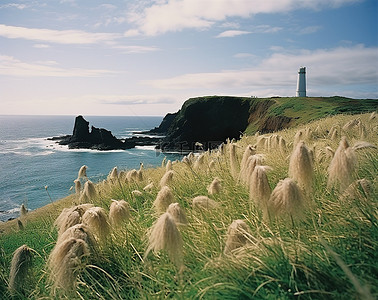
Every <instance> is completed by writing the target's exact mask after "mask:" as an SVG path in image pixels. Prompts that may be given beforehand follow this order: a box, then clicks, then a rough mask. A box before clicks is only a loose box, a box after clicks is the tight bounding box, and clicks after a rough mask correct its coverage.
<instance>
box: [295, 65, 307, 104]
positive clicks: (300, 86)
mask: <svg viewBox="0 0 378 300" xmlns="http://www.w3.org/2000/svg"><path fill="white" fill-rule="evenodd" d="M297 97H306V67H300V68H299V70H298V81H297Z"/></svg>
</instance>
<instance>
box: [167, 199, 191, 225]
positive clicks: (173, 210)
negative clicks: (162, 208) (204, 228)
mask: <svg viewBox="0 0 378 300" xmlns="http://www.w3.org/2000/svg"><path fill="white" fill-rule="evenodd" d="M167 213H169V214H170V215H171V216H172V217H173V219H174V220H175V222H176V224H177V225H186V224H188V220H187V218H186V214H185V211H184V210H183V209H182V208H181V206H180V204H179V203H171V204H169V206H168V209H167Z"/></svg>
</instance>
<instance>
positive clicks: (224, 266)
mask: <svg viewBox="0 0 378 300" xmlns="http://www.w3.org/2000/svg"><path fill="white" fill-rule="evenodd" d="M278 101H285V99H282V100H281V99H280V100H278ZM322 105H323V104H322ZM286 112H288V111H286ZM355 117H357V116H354V117H352V116H341V115H339V116H334V117H331V118H327V119H325V120H321V121H316V122H313V123H311V124H308V127H310V128H312V130H315V128H317V127H318V125H319V131H318V133H317V134H316V135H314V136H313V138H311V139H308V140H307V141H306V143H307V144H308V145H315V154H316V155H315V157H316V159H315V180H314V181H315V182H314V192H313V193H312V195H311V202H310V203H311V204H310V205H309V208H308V211H307V212H306V219H305V220H304V221H301V222H295V223H294V224H293V223H292V222H291V221H287V220H284V219H282V220H281V219H280V220H275V221H272V222H265V221H263V219H262V216H261V212H260V210H259V209H258V208H256V207H255V205H254V204H253V203H250V201H249V196H248V189H247V187H245V186H243V185H241V184H240V183H238V182H237V181H235V180H234V179H233V178H232V176H231V174H230V171H229V169H230V167H229V160H228V155H227V154H226V155H219V153H212V154H211V155H206V157H205V163H204V165H203V167H202V168H201V169H198V170H194V169H193V168H191V167H188V166H187V165H186V164H183V163H176V164H174V166H173V170H174V171H175V175H174V180H173V183H172V184H171V187H172V189H173V192H174V195H175V199H176V201H177V202H179V203H180V204H181V206H182V207H184V209H185V210H186V213H187V216H188V220H189V225H188V226H187V227H186V228H181V234H182V236H183V241H184V264H185V268H184V269H183V270H182V272H177V270H176V268H175V266H174V265H173V264H172V263H171V262H170V261H169V259H168V258H167V256H166V255H165V253H164V252H161V253H158V254H156V255H153V254H150V255H149V256H148V258H147V259H143V255H144V251H145V249H146V239H145V236H146V231H147V229H148V228H149V227H150V226H151V225H152V224H153V222H154V221H155V220H156V215H155V214H154V212H153V210H152V208H151V207H152V202H153V201H154V199H155V197H156V194H157V192H158V189H154V190H153V191H152V192H151V193H147V192H143V196H142V197H134V196H132V194H131V191H133V190H135V189H138V190H141V191H142V188H143V187H144V186H145V185H146V184H147V183H148V181H149V180H152V181H153V182H154V183H155V186H158V182H159V180H160V178H161V177H162V176H163V174H164V172H165V170H164V168H156V169H148V170H145V172H144V180H143V181H142V182H133V183H130V184H128V183H122V184H121V185H119V184H116V185H111V184H106V183H100V184H98V186H97V189H98V191H99V193H100V197H98V198H97V199H94V200H93V202H94V203H95V204H96V205H99V206H102V207H104V208H105V209H108V208H109V205H110V199H111V198H114V199H122V198H123V199H126V200H127V201H128V202H129V203H130V205H131V207H132V208H133V211H132V215H133V219H132V221H131V222H130V223H128V224H125V225H124V227H123V228H122V229H120V230H117V231H114V232H113V234H112V236H111V238H110V240H109V242H108V243H107V244H106V245H102V247H101V251H100V254H99V256H98V257H96V258H94V257H93V258H92V260H91V261H90V265H89V266H88V267H87V268H86V270H85V271H83V272H82V273H81V276H80V280H81V283H80V284H79V286H78V289H77V291H76V296H77V297H79V295H80V297H83V298H84V299H92V298H99V299H133V298H135V299H150V298H158V299H160V298H174V299H193V298H204V299H248V298H253V297H255V298H257V299H292V298H296V297H298V296H301V298H302V299H330V298H332V299H350V298H355V297H356V296H357V295H358V292H357V289H358V288H359V287H358V285H357V288H356V286H355V285H353V284H352V283H351V277H350V276H351V275H349V274H346V273H345V272H344V271H343V269H342V268H341V264H340V262H339V263H337V262H336V260H335V257H334V256H332V254H331V252H330V251H329V249H327V248H325V247H327V245H329V247H330V248H331V249H333V251H334V252H336V253H337V255H338V256H339V257H340V258H341V260H342V262H344V263H345V264H346V265H347V268H348V270H349V271H351V272H352V274H354V276H356V278H357V280H358V282H359V283H360V285H361V286H362V287H363V288H367V287H368V288H369V289H370V292H367V293H365V294H367V295H369V293H370V294H372V295H375V296H377V295H378V289H377V286H378V284H377V277H376V274H377V271H378V265H377V261H378V252H377V240H378V230H377V225H378V223H377V214H376V211H377V199H378V197H377V193H376V191H377V189H376V179H375V178H376V175H377V169H378V160H377V150H374V149H371V150H360V151H359V152H358V159H359V169H358V172H357V175H356V177H357V178H366V179H369V180H371V181H372V182H373V189H372V191H371V195H370V196H369V197H368V198H367V199H365V198H364V197H360V198H356V199H349V200H346V199H343V198H342V197H341V196H340V194H339V193H338V192H337V191H336V190H334V189H327V187H326V181H327V173H326V170H327V167H328V165H329V161H330V160H329V158H327V157H326V156H325V155H324V148H325V146H330V147H332V148H333V149H336V147H337V144H338V141H339V138H338V139H337V140H334V141H333V140H330V139H329V138H328V137H327V130H329V129H330V128H331V127H332V126H334V125H337V126H339V130H340V128H341V126H342V125H343V124H345V123H346V122H347V121H348V120H351V119H352V118H355ZM359 117H360V118H361V120H362V122H363V124H364V125H365V127H366V129H367V131H368V135H367V137H366V138H364V140H366V141H369V142H371V143H374V144H377V142H378V141H377V136H376V130H377V119H375V120H373V121H368V115H361V116H359ZM297 130H298V128H293V129H289V130H284V131H282V132H279V133H278V134H280V135H281V136H283V137H284V138H285V139H286V141H287V142H290V141H292V140H293V137H294V134H295V133H296V131H297ZM343 134H345V135H347V137H348V140H349V141H350V143H351V144H354V143H355V142H356V141H357V140H360V136H359V133H358V130H357V129H353V130H351V131H348V132H343ZM255 143H256V137H251V136H249V137H248V136H247V137H244V138H243V139H242V140H240V141H239V142H238V145H239V146H240V148H237V149H238V157H239V160H240V159H241V156H242V152H243V148H244V147H245V146H246V145H248V144H255ZM289 149H290V147H289ZM258 153H263V154H265V161H266V164H267V165H269V166H272V167H273V171H271V172H270V173H269V174H268V178H269V183H270V186H271V187H272V188H274V187H275V185H276V184H277V182H278V181H279V180H280V179H283V178H285V177H287V172H288V159H287V157H288V156H289V155H290V150H288V151H287V152H286V153H281V152H279V151H277V149H272V150H269V149H265V148H258ZM211 160H213V161H215V166H214V167H213V169H211V170H208V168H207V166H208V163H209V162H210V161H211ZM111 167H112V166H109V169H111ZM214 177H219V178H221V179H222V186H223V192H222V193H221V194H219V195H215V196H212V198H213V199H214V200H215V201H217V202H219V203H220V204H221V208H220V209H216V210H214V211H207V212H198V211H195V210H193V209H192V208H191V204H190V203H191V199H192V198H193V197H195V196H198V195H207V189H206V188H207V185H208V184H209V183H210V182H211V181H212V179H213V178H214ZM76 201H77V199H76V197H75V196H72V197H70V198H67V199H64V200H62V201H60V202H58V203H56V204H52V205H50V206H48V207H44V208H43V209H40V210H37V211H36V212H34V213H33V214H30V216H29V217H28V219H27V220H26V228H25V230H24V231H18V230H17V229H16V223H15V222H8V223H7V224H0V230H4V233H3V234H2V235H1V236H0V245H1V248H0V298H1V299H4V298H5V299H6V298H7V297H9V294H8V293H7V291H6V283H7V280H8V272H9V264H10V260H11V257H12V252H13V251H14V250H15V249H16V248H17V247H19V246H20V245H22V244H24V243H26V244H27V245H28V246H30V247H32V248H33V249H35V250H36V251H37V252H38V254H39V256H35V259H34V267H33V270H32V272H33V275H34V276H32V278H31V279H30V282H29V283H28V284H27V286H28V287H29V293H31V296H30V297H31V298H39V297H46V296H47V297H48V296H49V295H50V287H49V285H48V284H46V277H47V276H46V273H45V270H46V267H45V262H46V259H47V257H48V254H49V252H50V251H51V249H52V247H53V246H54V243H55V241H56V237H57V232H56V229H54V228H53V226H52V223H53V221H54V219H55V218H56V216H57V215H58V214H59V212H60V210H61V209H62V207H65V206H69V205H70V204H71V203H74V202H76ZM236 219H244V220H246V222H247V224H248V225H249V227H250V229H251V235H250V236H249V237H248V238H249V240H250V242H251V246H250V247H249V248H248V249H245V250H243V251H241V252H240V253H239V254H238V256H236V255H234V256H225V255H223V254H222V253H223V249H224V242H225V236H226V233H227V228H228V226H229V225H230V224H231V222H232V221H233V220H236ZM321 240H323V241H325V245H326V246H324V244H322V243H321Z"/></svg>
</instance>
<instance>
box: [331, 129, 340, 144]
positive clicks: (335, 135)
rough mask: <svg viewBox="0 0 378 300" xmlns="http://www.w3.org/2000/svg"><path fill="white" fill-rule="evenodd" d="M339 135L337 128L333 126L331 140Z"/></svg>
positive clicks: (334, 139)
mask: <svg viewBox="0 0 378 300" xmlns="http://www.w3.org/2000/svg"><path fill="white" fill-rule="evenodd" d="M338 137H339V132H338V130H337V128H335V129H334V130H333V131H332V135H331V137H330V138H331V140H332V141H336V140H337V139H338Z"/></svg>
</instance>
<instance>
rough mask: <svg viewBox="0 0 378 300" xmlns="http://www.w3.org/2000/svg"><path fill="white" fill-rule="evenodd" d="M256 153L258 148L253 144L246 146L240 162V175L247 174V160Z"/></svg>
mask: <svg viewBox="0 0 378 300" xmlns="http://www.w3.org/2000/svg"><path fill="white" fill-rule="evenodd" d="M255 153H256V148H254V147H253V146H252V145H248V146H247V147H245V150H244V153H243V157H242V160H241V163H240V177H243V176H245V170H246V169H247V162H248V158H249V157H250V156H251V155H253V154H255Z"/></svg>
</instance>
